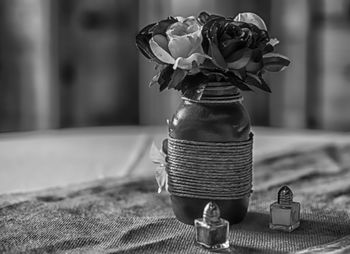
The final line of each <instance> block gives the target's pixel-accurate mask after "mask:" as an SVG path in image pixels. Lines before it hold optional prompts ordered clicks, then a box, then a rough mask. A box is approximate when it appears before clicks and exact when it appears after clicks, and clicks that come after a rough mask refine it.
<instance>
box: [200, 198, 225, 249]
mask: <svg viewBox="0 0 350 254" xmlns="http://www.w3.org/2000/svg"><path fill="white" fill-rule="evenodd" d="M194 227H195V230H196V241H197V243H199V244H200V245H202V246H204V247H205V248H208V249H212V250H221V249H227V248H228V247H229V246H230V244H229V241H228V239H229V223H228V221H227V220H224V219H221V218H220V209H219V207H218V205H217V204H216V203H214V202H209V203H208V204H207V205H206V206H205V208H204V211H203V218H200V219H196V220H194Z"/></svg>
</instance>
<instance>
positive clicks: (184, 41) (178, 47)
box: [168, 35, 197, 59]
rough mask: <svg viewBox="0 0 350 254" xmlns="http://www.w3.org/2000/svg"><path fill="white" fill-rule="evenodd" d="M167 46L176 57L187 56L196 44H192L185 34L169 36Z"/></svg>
mask: <svg viewBox="0 0 350 254" xmlns="http://www.w3.org/2000/svg"><path fill="white" fill-rule="evenodd" d="M168 47H169V51H170V53H171V55H172V56H173V57H174V58H175V59H177V58H179V57H187V56H188V55H189V53H190V52H191V50H192V49H193V48H194V47H195V48H197V45H193V43H192V41H191V40H190V39H189V37H188V36H187V35H185V36H177V37H175V38H174V37H173V38H170V41H169V44H168Z"/></svg>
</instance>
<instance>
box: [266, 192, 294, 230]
mask: <svg viewBox="0 0 350 254" xmlns="http://www.w3.org/2000/svg"><path fill="white" fill-rule="evenodd" d="M270 214H271V220H270V228H271V229H276V230H281V231H286V232H292V231H293V230H294V229H296V228H298V227H299V225H300V203H298V202H293V192H292V191H291V189H290V188H289V187H288V186H283V187H282V188H281V189H280V190H279V191H278V200H277V202H275V203H273V204H272V205H271V206H270Z"/></svg>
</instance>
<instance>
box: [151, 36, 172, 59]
mask: <svg viewBox="0 0 350 254" xmlns="http://www.w3.org/2000/svg"><path fill="white" fill-rule="evenodd" d="M149 45H150V47H151V50H152V52H153V54H154V55H155V56H156V57H157V58H158V59H159V60H161V61H162V62H163V63H167V64H174V63H175V59H174V58H173V57H172V56H171V55H170V54H169V53H168V52H166V51H165V50H164V49H163V48H162V47H161V46H159V45H158V43H157V42H156V41H155V40H154V39H153V37H152V38H151V39H150V40H149Z"/></svg>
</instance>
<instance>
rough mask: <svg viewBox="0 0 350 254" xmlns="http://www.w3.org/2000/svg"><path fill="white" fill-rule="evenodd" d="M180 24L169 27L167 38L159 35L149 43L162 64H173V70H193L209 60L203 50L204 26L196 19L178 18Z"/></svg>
mask: <svg viewBox="0 0 350 254" xmlns="http://www.w3.org/2000/svg"><path fill="white" fill-rule="evenodd" d="M176 19H177V20H178V22H176V23H174V24H172V25H171V26H169V28H168V29H167V31H166V37H165V36H163V35H161V34H157V35H155V36H153V37H152V38H151V39H150V41H149V43H150V47H151V50H152V52H153V54H154V55H155V56H156V57H157V58H158V59H159V60H161V61H162V62H164V63H167V64H173V65H174V66H173V68H174V69H177V68H180V69H184V70H191V69H192V68H193V64H194V63H195V65H196V66H199V65H200V64H201V63H203V61H204V59H205V58H209V56H207V55H206V54H204V52H203V48H202V33H201V32H202V26H201V25H200V24H199V23H198V22H197V20H196V19H195V17H192V16H191V17H188V18H182V17H176Z"/></svg>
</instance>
